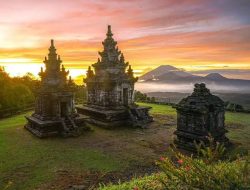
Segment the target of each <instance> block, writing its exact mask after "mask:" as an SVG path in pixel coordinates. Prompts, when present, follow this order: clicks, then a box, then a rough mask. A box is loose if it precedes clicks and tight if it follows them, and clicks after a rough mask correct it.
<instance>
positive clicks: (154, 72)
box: [139, 65, 179, 80]
mask: <svg viewBox="0 0 250 190" xmlns="http://www.w3.org/2000/svg"><path fill="white" fill-rule="evenodd" d="M171 71H179V69H177V68H176V67H173V66H171V65H161V66H159V67H157V68H156V69H153V70H152V71H149V72H147V73H146V74H144V75H142V76H141V77H140V78H139V79H140V80H152V79H155V78H157V77H158V76H160V75H163V74H165V73H168V72H171Z"/></svg>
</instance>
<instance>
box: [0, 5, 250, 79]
mask: <svg viewBox="0 0 250 190" xmlns="http://www.w3.org/2000/svg"><path fill="white" fill-rule="evenodd" d="M0 7H1V12H0V23H1V24H0V65H4V66H5V69H6V71H7V72H9V73H10V74H11V75H22V74H24V73H26V72H32V73H33V74H35V75H36V74H37V73H38V71H39V69H40V66H41V65H42V61H43V59H44V56H45V55H47V53H48V47H49V42H50V39H52V38H53V39H54V40H55V45H56V47H57V50H58V53H59V54H60V55H61V58H62V60H63V63H64V65H65V66H66V67H67V68H68V69H70V72H71V75H72V76H73V77H76V76H78V75H81V74H84V73H85V69H86V68H87V66H88V65H91V64H93V63H94V62H95V61H96V60H97V58H98V53H97V52H98V50H101V49H102V44H101V41H102V40H103V39H104V38H105V33H106V28H107V25H108V24H111V25H112V30H113V33H114V38H115V39H116V40H117V41H118V46H119V48H120V49H121V51H122V52H123V53H124V55H125V58H126V60H127V61H129V62H130V64H131V65H132V66H133V68H134V69H135V71H136V74H138V75H140V74H141V73H143V72H144V71H145V70H149V69H152V68H155V67H157V66H159V65H173V66H176V67H179V68H183V69H186V70H189V71H197V70H212V69H225V70H226V69H229V70H230V69H231V70H232V69H238V70H249V69H250V64H249V63H250V33H249V31H250V16H249V14H248V13H249V12H250V3H249V1H247V0H239V1H234V0H219V1H216V0H214V1H213V0H211V1H202V0H180V1H176V0H158V1H153V0H133V1H132V0H131V1H129V0H127V1H125V0H120V1H115V0H109V1H104V0H103V1H101V0H95V1H94V0H90V1H87V0H86V1H85V0H74V1H68V0H57V1H56V0H54V1H51V0H43V1H35V0H22V1H20V0H9V1H1V2H0ZM244 77H246V78H248V76H247V75H246V76H244ZM244 77H243V78H244Z"/></svg>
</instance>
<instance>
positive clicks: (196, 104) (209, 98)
mask: <svg viewBox="0 0 250 190" xmlns="http://www.w3.org/2000/svg"><path fill="white" fill-rule="evenodd" d="M175 108H176V110H177V130H176V131H175V134H176V136H177V139H176V140H175V144H176V145H177V147H179V148H183V149H187V150H195V145H194V141H196V142H197V143H199V142H204V144H205V145H208V139H207V136H209V134H210V135H211V136H212V137H213V138H214V140H215V141H216V142H220V143H224V145H225V146H227V145H228V144H229V140H228V139H227V138H226V136H225V133H226V132H227V130H225V124H224V121H225V110H224V102H223V101H222V100H221V99H220V98H219V97H217V96H214V95H212V94H211V93H210V91H209V89H207V88H206V86H205V84H204V83H201V84H195V88H194V92H193V93H192V94H191V95H190V96H188V97H187V98H184V99H182V100H181V101H180V102H179V103H178V104H177V105H176V106H175Z"/></svg>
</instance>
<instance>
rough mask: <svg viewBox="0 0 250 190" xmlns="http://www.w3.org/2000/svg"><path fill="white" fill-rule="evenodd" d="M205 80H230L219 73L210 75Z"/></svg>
mask: <svg viewBox="0 0 250 190" xmlns="http://www.w3.org/2000/svg"><path fill="white" fill-rule="evenodd" d="M204 78H206V79H210V80H226V79H228V78H226V77H224V76H222V75H221V74H219V73H210V74H208V75H207V76H205V77H204Z"/></svg>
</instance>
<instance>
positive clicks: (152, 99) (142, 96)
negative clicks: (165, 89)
mask: <svg viewBox="0 0 250 190" xmlns="http://www.w3.org/2000/svg"><path fill="white" fill-rule="evenodd" d="M134 94H135V95H134V96H135V101H136V102H148V103H155V101H156V100H155V97H148V96H147V94H145V93H141V92H140V91H135V93H134Z"/></svg>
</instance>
